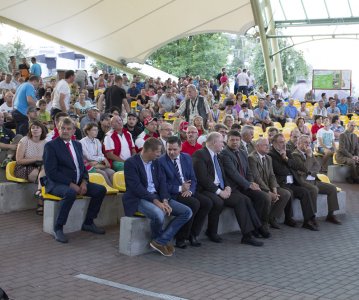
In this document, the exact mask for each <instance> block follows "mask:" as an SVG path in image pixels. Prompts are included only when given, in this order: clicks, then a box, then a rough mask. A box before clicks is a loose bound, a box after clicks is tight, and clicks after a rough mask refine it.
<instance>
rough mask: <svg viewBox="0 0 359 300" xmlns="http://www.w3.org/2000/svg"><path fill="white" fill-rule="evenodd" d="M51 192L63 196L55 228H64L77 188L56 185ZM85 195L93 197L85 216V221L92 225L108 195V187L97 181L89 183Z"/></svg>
mask: <svg viewBox="0 0 359 300" xmlns="http://www.w3.org/2000/svg"><path fill="white" fill-rule="evenodd" d="M51 194H53V195H55V196H58V197H61V198H62V200H61V201H60V209H59V213H58V215H57V218H56V223H55V230H58V229H62V227H63V226H64V225H65V224H66V221H67V218H68V216H69V212H70V210H71V207H72V205H73V204H74V201H75V200H76V196H77V194H76V191H75V190H73V189H72V188H70V186H68V185H64V184H59V185H57V186H55V187H54V188H53V189H52V190H51ZM85 195H86V196H88V197H91V200H90V204H89V206H88V209H87V214H86V218H85V223H86V224H88V225H90V224H92V222H93V220H94V219H96V218H97V214H98V212H99V211H100V208H101V204H102V201H103V198H104V197H105V195H106V188H105V187H104V186H102V185H99V184H96V183H88V184H87V193H86V194H85Z"/></svg>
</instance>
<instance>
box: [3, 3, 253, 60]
mask: <svg viewBox="0 0 359 300" xmlns="http://www.w3.org/2000/svg"><path fill="white" fill-rule="evenodd" d="M0 22H3V23H6V24H9V25H12V26H15V27H17V28H19V29H21V30H25V31H29V32H31V33H34V34H37V35H39V36H42V37H44V38H46V39H49V40H52V41H54V42H57V43H59V44H62V45H64V46H67V47H69V48H72V49H74V50H76V51H79V52H82V53H83V54H87V55H89V56H92V57H94V58H96V59H98V60H102V61H104V62H106V63H109V64H111V63H112V64H113V63H119V62H126V63H128V62H140V63H143V62H144V61H145V60H146V59H147V58H148V56H149V55H150V54H151V53H153V52H154V51H155V50H156V49H158V48H160V47H161V46H163V45H165V44H167V43H169V42H171V41H174V40H177V39H179V38H181V37H185V36H189V35H195V34H199V33H208V32H231V33H239V34H243V33H245V32H246V31H247V30H248V29H249V28H250V27H251V26H254V17H253V13H252V7H251V4H250V0H225V1H224V2H221V1H211V0H77V1H73V0H72V1H70V0H61V1H48V0H0Z"/></svg>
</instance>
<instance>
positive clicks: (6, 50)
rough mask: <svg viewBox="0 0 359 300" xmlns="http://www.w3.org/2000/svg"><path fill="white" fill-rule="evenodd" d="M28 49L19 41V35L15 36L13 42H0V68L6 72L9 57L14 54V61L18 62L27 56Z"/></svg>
mask: <svg viewBox="0 0 359 300" xmlns="http://www.w3.org/2000/svg"><path fill="white" fill-rule="evenodd" d="M29 53H30V49H29V48H27V47H26V45H25V44H24V43H23V42H22V41H21V39H20V37H16V38H15V39H14V41H13V42H10V43H7V44H6V45H1V44H0V70H3V71H5V72H8V71H9V70H8V64H9V57H10V56H12V55H14V56H15V57H16V63H17V64H19V63H20V62H21V59H22V58H24V57H27V56H28V55H29Z"/></svg>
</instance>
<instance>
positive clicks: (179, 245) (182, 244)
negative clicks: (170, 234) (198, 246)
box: [175, 240, 187, 249]
mask: <svg viewBox="0 0 359 300" xmlns="http://www.w3.org/2000/svg"><path fill="white" fill-rule="evenodd" d="M175 246H176V247H177V248H180V249H186V248H187V245H186V242H185V241H184V240H176V244H175Z"/></svg>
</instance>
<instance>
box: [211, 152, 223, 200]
mask: <svg viewBox="0 0 359 300" xmlns="http://www.w3.org/2000/svg"><path fill="white" fill-rule="evenodd" d="M207 149H208V151H209V154H210V155H211V159H212V163H213V168H214V182H213V183H214V184H215V185H216V186H219V183H220V181H219V177H218V174H217V170H216V167H215V164H214V156H215V155H216V154H215V153H214V152H213V151H212V150H211V149H209V148H207ZM217 158H218V157H217ZM221 191H222V190H221V189H220V188H218V190H217V191H216V194H217V195H219V193H220V192H221Z"/></svg>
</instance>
